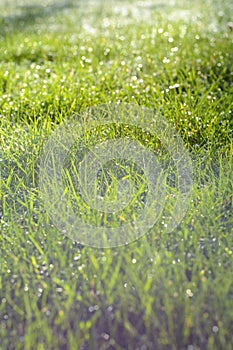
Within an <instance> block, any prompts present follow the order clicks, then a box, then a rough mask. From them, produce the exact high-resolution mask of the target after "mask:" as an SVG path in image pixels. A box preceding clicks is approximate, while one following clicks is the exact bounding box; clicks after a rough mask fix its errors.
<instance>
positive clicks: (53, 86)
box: [0, 0, 233, 350]
mask: <svg viewBox="0 0 233 350" xmlns="http://www.w3.org/2000/svg"><path fill="white" fill-rule="evenodd" d="M44 4H45V2H44ZM48 4H49V5H48V6H47V7H44V6H43V4H42V5H38V3H37V4H36V3H34V4H33V3H32V2H30V6H29V2H28V3H27V2H25V4H24V6H23V3H22V2H17V1H15V2H13V1H12V2H9V1H8V2H5V3H4V2H3V3H2V5H1V16H0V123H1V124H0V125H1V134H0V138H1V148H0V165H1V206H0V214H1V236H0V240H1V257H0V269H1V274H0V349H4V350H5V349H7V350H8V349H9V350H10V349H26V350H32V349H33V350H34V349H38V350H42V349H46V350H47V349H62V350H63V349H64V350H65V349H75V350H76V349H79V350H87V349H88V350H89V349H91V350H92V349H93V350H97V349H98V350H102V349H103V350H104V349H112V350H123V349H125V350H126V349H127V350H139V349H140V350H147V349H151V350H157V349H158V350H165V349H166V350H170V349H174V350H176V349H177V350H194V349H195V350H197V349H199V350H203V349H209V350H221V349H224V350H231V349H232V344H233V335H232V329H233V283H232V276H233V259H232V256H233V255H232V252H233V229H232V227H233V225H232V224H233V215H232V214H233V210H232V209H233V200H232V187H233V144H232V130H233V128H232V127H233V125H232V120H233V119H232V94H233V87H232V75H233V73H232V54H233V50H232V40H233V36H232V35H233V34H232V25H231V24H230V23H229V22H230V21H231V17H230V16H231V13H232V12H231V11H232V5H231V2H230V1H221V2H220V1H219V2H218V1H214V0H212V1H205V2H202V1H196V2H195V4H193V3H191V2H190V1H184V2H182V1H177V2H169V1H168V2H167V3H164V2H158V1H144V2H136V1H116V2H111V1H110V2H106V1H105V2H104V1H98V2H90V1H89V2H85V3H82V2H77V3H76V2H72V1H66V2H64V3H62V2H59V3H58V2H57V3H53V2H52V1H49V2H48ZM123 102H127V103H132V104H136V105H138V106H144V107H147V108H150V109H153V110H156V113H159V114H161V115H163V116H164V117H166V118H167V119H168V120H169V121H170V122H171V123H172V124H173V125H174V126H175V128H176V130H177V132H178V133H179V134H180V135H181V137H182V139H183V141H184V143H185V145H186V147H187V149H188V150H189V152H190V156H191V158H192V161H193V170H194V186H193V193H192V201H191V203H190V205H189V209H188V211H187V214H186V216H185V218H184V219H183V221H182V222H181V223H180V225H179V226H178V227H177V229H176V230H175V231H173V232H172V233H170V234H168V233H164V232H163V231H160V230H158V229H156V228H154V229H151V230H150V232H149V233H148V234H147V235H145V236H144V237H142V238H141V239H139V240H137V241H135V242H134V243H131V244H129V245H126V246H123V247H118V248H114V249H94V248H90V247H87V246H82V245H80V244H78V243H77V242H75V241H72V240H71V239H69V238H67V237H66V236H64V235H62V233H61V232H60V231H59V230H57V229H56V227H54V226H53V223H52V222H51V220H50V219H49V217H48V214H47V213H45V212H44V208H43V203H42V201H41V198H40V193H39V189H38V173H39V162H40V156H41V152H42V149H43V145H44V144H45V142H46V140H47V138H48V137H49V135H50V134H51V132H52V131H53V130H54V129H55V128H56V127H57V126H58V125H59V124H61V123H62V122H63V121H64V120H66V118H68V117H70V116H72V115H74V114H75V113H80V112H82V111H83V110H85V109H86V108H88V107H92V106H98V105H99V104H114V103H123ZM122 132H123V135H125V132H126V131H124V130H123V131H122ZM134 136H135V139H136V140H141V139H142V138H143V137H144V136H143V134H142V131H140V130H137V132H134ZM144 144H145V145H147V146H148V147H149V148H153V139H151V138H149V139H148V140H147V141H145V140H144Z"/></svg>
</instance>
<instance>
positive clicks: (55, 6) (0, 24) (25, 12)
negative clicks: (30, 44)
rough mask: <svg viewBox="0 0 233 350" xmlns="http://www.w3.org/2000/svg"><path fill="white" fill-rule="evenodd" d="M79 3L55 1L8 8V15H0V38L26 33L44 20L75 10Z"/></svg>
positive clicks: (69, 0) (67, 0) (72, 0)
mask: <svg viewBox="0 0 233 350" xmlns="http://www.w3.org/2000/svg"><path fill="white" fill-rule="evenodd" d="M79 6H80V1H74V0H62V1H56V2H54V3H52V4H50V5H47V6H44V5H40V4H38V3H37V4H36V3H35V4H31V5H29V4H25V5H18V4H16V5H15V6H11V7H9V8H8V9H7V10H8V15H6V16H4V15H2V14H0V37H6V36H8V35H11V34H13V33H16V32H19V31H20V32H24V31H27V29H28V28H30V30H33V27H34V26H36V25H38V24H40V23H42V22H43V23H46V19H48V18H49V17H51V16H54V15H55V14H57V13H59V12H62V11H65V10H67V9H77V8H79ZM0 11H1V8H0Z"/></svg>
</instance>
